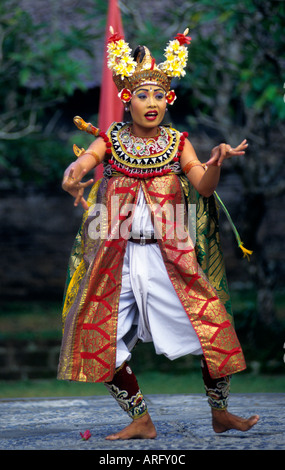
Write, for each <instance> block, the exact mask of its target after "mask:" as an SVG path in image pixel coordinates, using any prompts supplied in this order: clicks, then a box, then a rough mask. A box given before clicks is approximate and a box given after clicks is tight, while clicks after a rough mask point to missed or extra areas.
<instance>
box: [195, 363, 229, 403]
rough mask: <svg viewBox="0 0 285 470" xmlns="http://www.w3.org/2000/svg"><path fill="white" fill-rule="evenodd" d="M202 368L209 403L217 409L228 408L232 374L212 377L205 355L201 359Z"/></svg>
mask: <svg viewBox="0 0 285 470" xmlns="http://www.w3.org/2000/svg"><path fill="white" fill-rule="evenodd" d="M201 368H202V375H203V380H204V386H205V390H206V395H207V397H208V403H209V405H210V406H211V408H215V409H216V410H226V409H227V406H228V400H229V394H230V379H231V376H230V375H228V376H226V377H221V378H219V379H212V378H211V376H210V373H209V370H208V366H207V364H206V361H205V358H204V357H202V360H201Z"/></svg>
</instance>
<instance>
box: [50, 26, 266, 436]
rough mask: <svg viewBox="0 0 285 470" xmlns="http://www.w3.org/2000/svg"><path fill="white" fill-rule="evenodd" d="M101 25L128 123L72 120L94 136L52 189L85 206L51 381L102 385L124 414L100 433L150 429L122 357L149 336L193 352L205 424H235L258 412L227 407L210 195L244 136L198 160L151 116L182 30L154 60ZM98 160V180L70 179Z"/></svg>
mask: <svg viewBox="0 0 285 470" xmlns="http://www.w3.org/2000/svg"><path fill="white" fill-rule="evenodd" d="M111 33H112V34H111V37H110V39H109V42H108V60H109V62H108V65H109V67H110V69H111V70H112V72H113V79H114V82H115V84H116V86H117V88H118V92H119V96H120V98H121V100H122V101H123V103H124V104H125V106H126V107H127V108H128V110H129V112H130V114H131V117H132V120H131V122H126V123H122V122H121V123H117V122H115V123H113V124H112V125H111V127H110V128H109V130H108V131H107V132H106V133H103V132H100V130H99V129H96V128H94V127H93V126H92V125H91V124H86V123H85V122H84V121H82V120H81V118H75V122H76V124H77V126H78V127H79V128H81V129H83V130H86V131H87V132H89V133H93V134H94V135H95V136H96V137H97V138H96V139H95V140H94V142H93V143H92V144H91V145H90V146H89V148H88V149H87V150H86V151H85V150H84V149H81V150H79V149H78V148H77V149H76V151H75V153H76V154H77V156H78V158H77V160H76V161H75V162H74V163H72V164H71V165H70V166H69V167H68V168H67V169H66V171H65V174H64V179H63V189H64V190H65V191H67V192H69V193H70V194H71V195H72V196H73V197H74V198H75V205H78V204H79V203H81V204H82V205H83V207H84V209H85V213H84V216H83V222H82V225H81V227H80V230H79V232H78V235H77V237H76V240H75V244H74V248H73V252H72V255H71V258H70V264H69V272H68V279H67V284H66V291H65V301H64V308H63V340H62V347H61V354H60V362H59V369H58V378H59V379H62V380H72V381H83V382H102V383H104V384H105V386H106V387H107V389H108V390H109V391H110V393H111V395H112V396H114V397H115V399H116V400H117V401H118V403H119V405H120V406H121V407H122V408H123V409H124V410H125V411H126V412H127V413H128V415H129V416H130V418H131V422H130V424H129V425H128V426H127V427H126V428H124V429H123V430H121V431H119V432H118V433H115V434H112V435H110V436H107V439H110V440H115V439H130V438H154V437H155V436H156V429H155V427H154V424H153V422H152V420H151V418H150V415H149V412H148V409H147V405H146V401H145V399H144V396H143V394H142V392H141V390H140V388H139V386H138V383H137V380H136V377H135V375H134V373H133V371H132V370H131V368H130V366H129V364H128V361H129V360H130V358H131V351H132V348H133V347H134V345H135V344H136V343H137V342H139V341H142V342H153V344H154V348H155V351H156V353H157V354H164V355H165V356H166V357H168V358H169V359H171V360H174V359H176V358H179V357H181V356H184V355H186V354H193V355H197V356H201V365H202V377H203V380H204V384H205V390H206V395H207V397H208V402H209V404H210V407H211V412H212V423H213V429H214V430H215V431H216V432H224V431H226V430H228V429H233V428H234V429H238V430H241V431H246V430H248V429H250V428H251V427H252V426H253V425H254V424H256V422H257V421H258V416H252V417H250V418H248V419H243V418H240V417H238V416H235V415H232V414H231V413H229V412H228V411H227V405H228V397H229V389H230V377H231V375H232V374H234V373H236V372H239V371H242V370H244V369H245V367H246V365H245V360H244V356H243V352H242V349H241V346H240V343H239V341H238V338H237V335H236V333H235V330H234V326H233V318H232V312H231V306H230V298H229V293H228V288H227V282H226V277H225V270H224V264H223V257H222V252H221V247H220V241H219V232H218V220H217V211H216V205H217V201H216V199H215V196H214V195H213V193H214V192H215V189H216V186H217V184H218V182H219V178H220V172H221V166H222V163H223V161H224V160H225V159H228V158H230V157H232V156H235V155H243V154H244V153H245V150H246V148H247V142H246V140H244V141H243V142H242V143H241V144H240V145H238V146H237V147H236V148H231V147H230V145H228V144H220V145H218V146H217V147H215V148H213V150H212V151H211V156H210V158H209V161H208V162H207V163H206V165H202V164H201V162H200V161H199V160H198V158H197V155H196V153H195V150H194V148H193V146H192V145H191V143H190V140H189V139H188V134H187V133H185V132H182V133H180V132H179V131H177V130H176V129H174V128H172V127H170V126H164V125H162V124H161V122H162V120H163V118H164V115H165V112H166V106H167V104H170V105H171V104H172V103H173V102H174V100H175V92H174V91H173V90H171V80H172V78H173V77H178V78H179V77H181V76H183V75H185V66H186V62H187V56H188V51H187V45H188V44H189V43H190V39H191V38H189V37H188V36H187V34H188V30H186V31H185V32H184V33H183V34H178V35H177V36H176V37H175V39H174V40H172V41H170V42H169V44H168V46H167V48H166V50H165V58H166V60H165V61H164V62H163V63H161V64H159V65H157V64H156V62H155V60H154V58H153V57H152V55H151V53H150V51H149V50H148V49H147V48H146V47H145V46H139V47H138V48H137V49H136V51H135V53H134V56H133V57H132V56H131V50H130V48H129V46H128V44H127V43H126V42H125V41H124V39H123V38H122V37H120V36H118V35H117V34H114V32H113V31H111ZM102 162H103V165H104V176H103V178H102V179H101V180H100V181H97V182H96V183H95V184H93V180H89V181H87V182H85V183H84V182H82V179H83V177H84V175H85V174H87V173H88V172H89V171H90V170H92V169H93V168H95V167H96V166H97V165H99V164H100V163H102ZM91 184H93V186H92V188H91V191H90V194H89V197H88V200H87V201H86V200H85V199H84V189H85V188H86V187H87V186H89V185H91ZM193 218H194V220H195V223H194V224H193V223H192V221H193Z"/></svg>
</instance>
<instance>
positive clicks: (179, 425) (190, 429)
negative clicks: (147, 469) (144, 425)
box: [0, 393, 285, 467]
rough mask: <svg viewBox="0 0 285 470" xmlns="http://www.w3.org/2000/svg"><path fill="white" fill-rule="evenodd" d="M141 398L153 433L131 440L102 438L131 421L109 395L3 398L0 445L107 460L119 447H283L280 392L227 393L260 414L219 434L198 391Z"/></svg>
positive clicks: (244, 410) (284, 413)
mask: <svg viewBox="0 0 285 470" xmlns="http://www.w3.org/2000/svg"><path fill="white" fill-rule="evenodd" d="M146 399H147V402H148V406H149V411H150V414H151V416H152V420H153V422H154V423H155V425H156V428H157V433H158V436H157V438H156V439H153V440H144V439H136V440H131V441H107V440H105V436H106V435H108V434H110V433H112V432H114V431H117V430H119V429H121V428H122V427H124V426H126V425H127V424H128V423H129V422H130V421H129V418H128V416H127V415H125V413H124V412H123V411H122V410H121V409H120V408H119V406H118V405H117V403H116V402H115V400H114V399H113V398H112V397H110V396H108V395H106V396H99V397H74V398H43V399H37V398H34V399H2V400H0V450H97V453H96V456H97V459H98V462H99V463H105V464H108V463H109V464H110V463H111V464H112V463H114V461H113V462H110V458H111V457H110V456H114V455H116V452H118V451H121V452H119V455H121V456H124V455H129V456H130V455H132V454H131V453H130V451H138V450H140V451H144V453H145V454H147V453H148V452H149V454H150V455H151V454H153V452H155V454H156V455H158V454H163V455H172V453H173V455H175V451H179V452H180V454H181V451H182V454H183V455H184V454H185V455H186V454H187V452H186V451H189V450H284V449H285V419H284V418H285V394H282V393H272V394H271V393H269V394H263V393H260V394H258V393H257V394H234V393H232V394H231V397H230V406H229V410H230V411H231V412H232V413H234V414H237V415H240V416H244V417H248V416H251V415H253V414H259V415H260V420H259V422H258V423H257V425H256V426H254V427H253V428H252V429H251V430H250V431H248V432H246V433H241V432H238V431H234V430H231V431H228V432H226V433H223V434H215V433H214V431H213V430H212V427H211V417H210V409H209V406H208V403H207V401H206V397H204V396H203V395H202V394H190V395H150V396H147V397H146ZM87 429H89V430H90V432H91V435H92V436H91V438H90V439H89V440H87V441H83V440H82V439H81V437H80V432H82V433H83V432H84V431H85V430H87ZM122 451H125V453H124V452H123V453H122ZM158 451H163V452H158ZM167 452H168V454H167ZM177 455H178V454H177ZM173 458H174V457H172V459H173ZM176 458H177V457H176ZM99 459H101V460H100V461H99ZM102 459H109V462H108V461H106V460H104V461H103V460H102ZM95 462H96V459H95ZM116 463H118V462H116ZM119 463H122V462H119ZM124 463H125V465H124V466H125V467H126V466H127V467H128V466H130V465H128V463H127V462H124ZM148 463H149V462H148ZM156 463H158V462H156ZM161 463H162V462H161ZM165 463H166V462H165ZM172 463H173V461H172ZM178 463H179V462H178ZM180 463H183V462H180ZM184 463H185V462H184ZM220 463H221V462H220Z"/></svg>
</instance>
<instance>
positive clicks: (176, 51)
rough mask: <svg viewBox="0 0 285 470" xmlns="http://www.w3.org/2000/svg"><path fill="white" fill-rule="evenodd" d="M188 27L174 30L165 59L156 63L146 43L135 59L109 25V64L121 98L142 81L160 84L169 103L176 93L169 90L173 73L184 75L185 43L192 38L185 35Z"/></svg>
mask: <svg viewBox="0 0 285 470" xmlns="http://www.w3.org/2000/svg"><path fill="white" fill-rule="evenodd" d="M188 31H189V30H188V29H186V30H185V31H184V33H183V34H177V36H176V37H175V39H174V40H172V41H169V43H168V45H167V47H166V49H165V54H164V56H165V57H166V60H165V61H164V62H163V63H161V64H158V65H156V63H155V59H154V58H153V57H152V55H151V53H150V51H149V49H148V48H147V47H145V46H142V47H141V48H140V52H139V53H138V55H137V57H136V58H135V59H134V58H132V57H131V52H132V51H131V49H130V47H129V45H128V44H127V43H126V42H125V40H124V38H123V36H120V35H118V34H117V33H114V30H113V28H112V27H111V28H110V32H111V37H110V38H109V41H108V45H107V53H108V67H109V68H110V69H111V70H112V72H113V80H114V82H115V84H116V87H117V89H118V91H119V96H120V98H121V99H122V101H124V102H128V101H130V100H131V98H132V92H133V91H134V90H135V89H136V88H138V87H139V86H141V85H143V84H144V85H146V84H148V85H152V84H156V85H160V86H161V87H162V88H163V89H164V90H165V92H166V93H167V96H168V98H169V103H172V102H173V101H174V99H175V93H174V92H173V91H170V86H171V80H172V78H174V77H178V78H180V77H183V76H184V75H185V73H186V72H185V67H186V64H187V59H188V50H187V48H186V45H187V44H189V43H190V41H191V38H190V37H189V36H187V34H188Z"/></svg>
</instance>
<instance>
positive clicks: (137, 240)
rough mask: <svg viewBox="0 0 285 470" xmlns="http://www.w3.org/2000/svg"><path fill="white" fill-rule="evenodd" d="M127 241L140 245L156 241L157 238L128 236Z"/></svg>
mask: <svg viewBox="0 0 285 470" xmlns="http://www.w3.org/2000/svg"><path fill="white" fill-rule="evenodd" d="M129 242H132V243H138V244H139V245H141V246H144V245H150V244H151V243H157V239H156V238H154V237H151V238H146V237H142V236H140V237H139V238H132V237H131V238H129Z"/></svg>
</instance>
